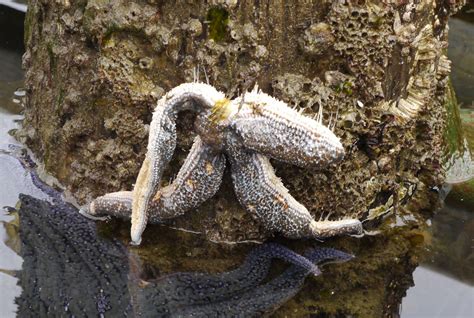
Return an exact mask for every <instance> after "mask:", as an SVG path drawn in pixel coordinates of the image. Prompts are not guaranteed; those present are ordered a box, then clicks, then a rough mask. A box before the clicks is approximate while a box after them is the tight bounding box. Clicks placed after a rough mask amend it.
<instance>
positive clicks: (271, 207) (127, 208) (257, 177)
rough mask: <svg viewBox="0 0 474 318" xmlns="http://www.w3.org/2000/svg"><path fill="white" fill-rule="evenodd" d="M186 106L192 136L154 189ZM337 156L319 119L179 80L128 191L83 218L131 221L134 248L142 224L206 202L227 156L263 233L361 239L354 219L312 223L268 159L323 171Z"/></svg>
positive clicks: (159, 110) (336, 144)
mask: <svg viewBox="0 0 474 318" xmlns="http://www.w3.org/2000/svg"><path fill="white" fill-rule="evenodd" d="M185 109H191V110H193V111H195V112H196V113H197V118H196V123H195V126H196V131H197V134H198V136H197V137H196V138H195V140H194V144H193V146H192V148H191V151H190V153H189V154H188V156H187V158H186V160H185V162H184V164H183V166H182V167H181V169H180V171H179V173H178V176H177V178H176V179H175V180H174V181H173V183H171V184H170V185H168V186H166V187H163V188H160V185H161V177H162V174H163V170H164V168H165V167H166V165H167V164H168V163H169V161H170V160H171V156H172V154H173V152H174V149H175V146H176V118H177V115H178V113H179V112H180V111H182V110H185ZM343 156H344V148H343V147H342V144H341V142H340V141H339V138H337V137H336V136H335V135H334V133H333V132H332V131H331V130H330V129H328V128H327V127H325V126H324V125H322V123H321V122H320V120H314V119H311V118H308V117H306V116H303V115H302V114H300V113H298V112H297V111H295V110H294V109H292V108H290V107H288V106H287V105H286V104H285V103H284V102H282V101H279V100H277V99H275V98H273V97H271V96H269V95H267V94H265V93H263V92H262V91H259V90H258V89H257V88H256V89H254V90H253V91H251V92H247V93H246V94H245V96H240V97H238V98H236V99H234V100H229V99H227V98H226V97H225V95H224V94H223V93H221V92H219V91H217V90H216V89H215V88H214V87H212V86H211V85H208V84H204V83H185V84H181V85H179V86H177V87H175V88H174V89H172V90H171V91H170V92H168V93H167V94H165V95H164V96H163V97H162V98H161V99H160V100H159V101H158V105H157V106H156V108H155V112H154V113H153V119H152V122H151V124H150V135H149V139H148V147H147V154H146V157H145V160H144V162H143V164H142V167H141V169H140V172H139V174H138V178H137V181H136V183H135V187H134V189H133V191H122V192H114V193H109V194H106V195H104V196H101V197H98V198H97V199H95V200H94V201H93V202H92V203H91V204H90V207H89V211H88V213H89V214H91V215H96V216H97V215H104V214H108V215H113V216H118V217H123V218H130V216H131V221H132V228H131V238H132V243H134V244H140V242H141V236H142V233H143V231H144V229H145V227H146V224H147V223H148V222H150V223H159V222H161V221H162V220H165V219H170V218H174V217H177V216H180V215H182V214H184V213H186V212H187V211H189V210H192V209H194V208H196V207H197V206H199V205H200V204H202V203H203V202H204V201H206V200H207V199H209V198H210V197H212V196H213V195H214V194H215V193H216V192H217V190H218V189H219V186H220V183H221V181H222V176H223V173H224V168H225V164H226V159H225V158H226V157H227V158H228V161H229V162H230V164H231V173H232V180H233V184H234V189H235V192H236V194H237V197H238V200H239V202H240V204H241V205H242V206H243V207H245V209H246V210H247V211H248V212H250V213H251V214H252V215H253V216H254V217H255V218H256V219H257V220H259V221H260V222H261V223H262V224H263V225H264V226H265V227H266V228H267V229H269V230H271V231H274V232H280V233H282V234H283V235H284V236H286V237H289V238H302V237H309V238H311V237H312V238H325V237H330V236H335V235H341V234H360V233H362V224H361V222H360V221H359V220H357V219H342V220H335V221H329V220H326V221H315V220H314V219H313V217H312V216H311V214H310V213H309V212H308V210H307V209H306V208H305V207H304V206H303V205H301V204H300V203H299V202H297V201H296V200H295V199H294V198H293V197H292V196H291V195H290V194H289V193H288V190H287V189H286V188H285V186H284V185H283V183H282V182H281V180H280V179H279V178H278V177H277V176H276V175H275V172H274V170H273V167H272V166H271V164H270V161H269V159H268V158H267V157H270V158H273V159H276V160H280V161H284V162H287V163H290V164H294V165H297V166H300V167H316V168H323V167H325V166H327V165H329V164H330V163H337V162H339V161H340V160H342V158H343Z"/></svg>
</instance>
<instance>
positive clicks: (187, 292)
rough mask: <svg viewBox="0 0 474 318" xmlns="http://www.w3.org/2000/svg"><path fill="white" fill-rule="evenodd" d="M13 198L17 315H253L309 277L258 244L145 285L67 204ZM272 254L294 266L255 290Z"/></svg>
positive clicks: (327, 256)
mask: <svg viewBox="0 0 474 318" xmlns="http://www.w3.org/2000/svg"><path fill="white" fill-rule="evenodd" d="M20 201H21V207H20V210H19V212H18V213H19V218H20V233H19V234H20V238H21V243H22V244H21V249H20V251H21V256H22V257H23V259H24V263H23V268H22V271H21V272H20V273H19V278H20V285H21V287H22V288H23V292H22V294H21V296H20V297H18V298H17V300H16V301H17V303H18V305H19V310H18V314H19V315H20V316H32V315H33V316H45V315H74V316H82V315H85V316H94V315H97V314H99V315H101V314H105V313H106V312H107V315H110V316H112V317H116V316H121V315H124V314H131V313H133V314H134V315H140V316H145V317H147V316H150V317H156V315H159V316H168V315H169V316H189V315H191V314H193V315H194V316H203V317H207V316H215V315H220V316H222V315H226V316H229V315H231V316H249V315H256V314H259V313H264V312H267V311H268V310H271V309H274V308H276V307H278V306H279V305H281V304H282V303H284V302H285V301H286V300H288V299H289V298H291V297H292V296H294V295H295V294H296V293H297V292H298V291H299V289H300V288H301V286H302V285H303V282H304V279H305V278H306V276H308V275H309V274H310V273H315V272H317V269H316V268H314V267H313V266H311V265H309V264H306V263H305V262H304V261H306V259H303V260H302V257H301V256H298V255H296V254H294V253H293V252H292V251H291V250H288V249H286V248H284V247H283V246H281V245H277V244H266V245H263V246H260V247H258V248H256V249H254V250H253V251H252V252H251V253H250V254H249V255H248V256H247V258H246V260H245V262H244V263H243V264H242V265H241V266H240V267H239V268H237V269H236V270H233V271H230V272H225V273H222V274H215V275H210V274H203V273H174V274H171V275H168V276H165V277H163V278H161V279H158V280H155V281H149V282H145V281H142V280H141V279H140V278H139V274H137V273H136V272H137V271H138V272H140V268H139V267H138V268H136V266H137V264H138V263H139V261H137V259H136V258H135V257H133V255H132V256H131V259H132V262H131V263H130V265H129V262H128V260H127V254H128V253H127V251H126V249H125V248H124V246H123V245H122V244H120V243H119V242H117V241H115V240H106V239H103V238H100V237H98V235H97V231H96V227H95V224H94V223H93V222H91V221H89V220H87V219H85V218H83V217H82V216H80V215H79V214H78V213H77V210H75V209H74V208H73V207H71V206H69V205H67V204H62V205H61V204H59V205H52V204H50V203H48V202H46V201H42V200H38V199H35V198H33V197H29V196H24V195H22V196H21V200H20ZM305 256H306V257H307V258H308V259H309V260H311V261H312V262H315V263H320V262H322V261H327V260H336V261H346V260H349V259H351V258H352V256H351V255H349V254H346V253H343V252H340V251H337V250H334V249H329V248H322V249H312V250H310V251H309V252H308V253H306V254H305ZM275 257H277V258H283V259H285V260H287V261H290V262H292V263H296V264H298V265H293V266H291V267H290V268H289V269H287V270H286V271H285V272H283V273H282V274H281V275H279V276H277V277H276V278H274V279H272V280H270V281H269V282H268V283H266V284H263V285H262V284H261V283H262V281H263V280H264V279H265V277H266V276H267V274H268V271H269V269H270V261H271V259H272V258H275ZM300 265H303V267H302V266H300ZM129 267H131V268H132V273H130V274H129V270H130V269H129ZM134 267H135V268H134ZM129 290H130V292H129Z"/></svg>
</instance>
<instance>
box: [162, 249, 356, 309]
mask: <svg viewBox="0 0 474 318" xmlns="http://www.w3.org/2000/svg"><path fill="white" fill-rule="evenodd" d="M305 257H307V258H308V259H309V260H310V261H311V262H313V263H314V264H320V263H326V262H338V263H339V262H346V261H348V260H350V259H352V258H353V257H354V256H353V255H350V254H347V253H344V252H341V251H338V250H335V249H331V248H321V249H313V250H310V251H309V252H307V253H305ZM246 262H247V261H246ZM244 266H245V264H244V265H242V267H241V268H243V267H244ZM239 269H240V268H239ZM237 271H238V270H237ZM310 273H311V272H310V271H308V270H307V269H306V268H304V267H300V266H299V265H293V266H291V267H290V268H288V269H287V270H286V271H285V272H283V273H282V274H281V275H279V276H278V277H276V278H274V279H273V280H271V281H270V282H268V283H266V284H264V285H260V286H256V285H255V287H254V288H252V289H248V291H247V292H245V293H241V294H236V295H233V297H228V298H227V299H224V300H222V301H220V302H218V303H215V302H210V303H207V304H203V305H201V306H192V307H184V308H175V309H174V310H173V314H172V315H171V316H174V317H188V316H193V317H224V316H225V317H261V316H262V315H264V314H267V313H269V312H272V311H273V310H275V309H276V308H278V307H279V306H281V305H282V304H283V303H285V302H286V301H288V300H289V299H291V298H292V297H293V296H294V295H296V293H298V291H299V290H300V289H301V287H302V286H303V283H304V280H305V278H306V277H307V276H308V275H309V274H310Z"/></svg>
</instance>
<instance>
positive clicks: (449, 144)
mask: <svg viewBox="0 0 474 318" xmlns="http://www.w3.org/2000/svg"><path fill="white" fill-rule="evenodd" d="M444 107H445V109H446V112H447V120H446V128H445V131H444V138H445V144H446V152H447V153H446V154H447V155H448V156H449V155H452V154H454V153H455V152H456V151H460V150H461V151H462V150H463V147H464V135H463V130H462V122H461V117H460V110H459V104H458V102H457V99H456V93H455V92H454V88H453V86H452V84H451V82H450V83H449V85H448V86H447V93H446V102H445V104H444Z"/></svg>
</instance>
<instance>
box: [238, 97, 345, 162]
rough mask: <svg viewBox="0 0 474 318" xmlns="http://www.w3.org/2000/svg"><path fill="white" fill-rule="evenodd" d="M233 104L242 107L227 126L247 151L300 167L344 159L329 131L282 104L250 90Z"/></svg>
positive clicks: (336, 141)
mask: <svg viewBox="0 0 474 318" xmlns="http://www.w3.org/2000/svg"><path fill="white" fill-rule="evenodd" d="M242 99H243V101H242ZM235 103H237V104H239V103H241V104H242V107H241V109H240V110H239V112H238V113H237V114H236V115H235V116H234V117H233V118H232V120H231V124H230V127H231V129H232V130H233V131H234V132H235V134H236V135H238V137H239V138H240V139H241V144H242V145H243V146H244V147H246V148H248V149H252V150H255V151H257V152H259V153H261V154H263V155H265V156H268V157H271V158H274V159H277V160H280V161H284V162H288V163H290V164H294V165H297V166H300V167H308V166H313V167H314V166H317V167H318V168H321V167H323V166H326V165H328V164H329V163H334V162H337V161H340V160H341V159H342V158H343V157H344V148H343V147H342V144H341V142H340V141H339V138H337V137H336V136H335V135H334V133H333V132H332V131H331V130H330V129H328V128H327V127H325V126H324V125H322V124H321V122H319V121H317V120H314V119H311V118H309V117H306V116H303V115H302V114H300V113H299V112H297V111H295V110H294V109H292V108H290V107H288V105H287V104H285V103H284V102H282V101H279V100H277V99H275V98H273V97H271V96H269V95H267V94H265V93H263V92H256V91H253V92H249V93H247V94H245V96H243V97H239V98H238V99H237V100H236V101H235Z"/></svg>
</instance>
